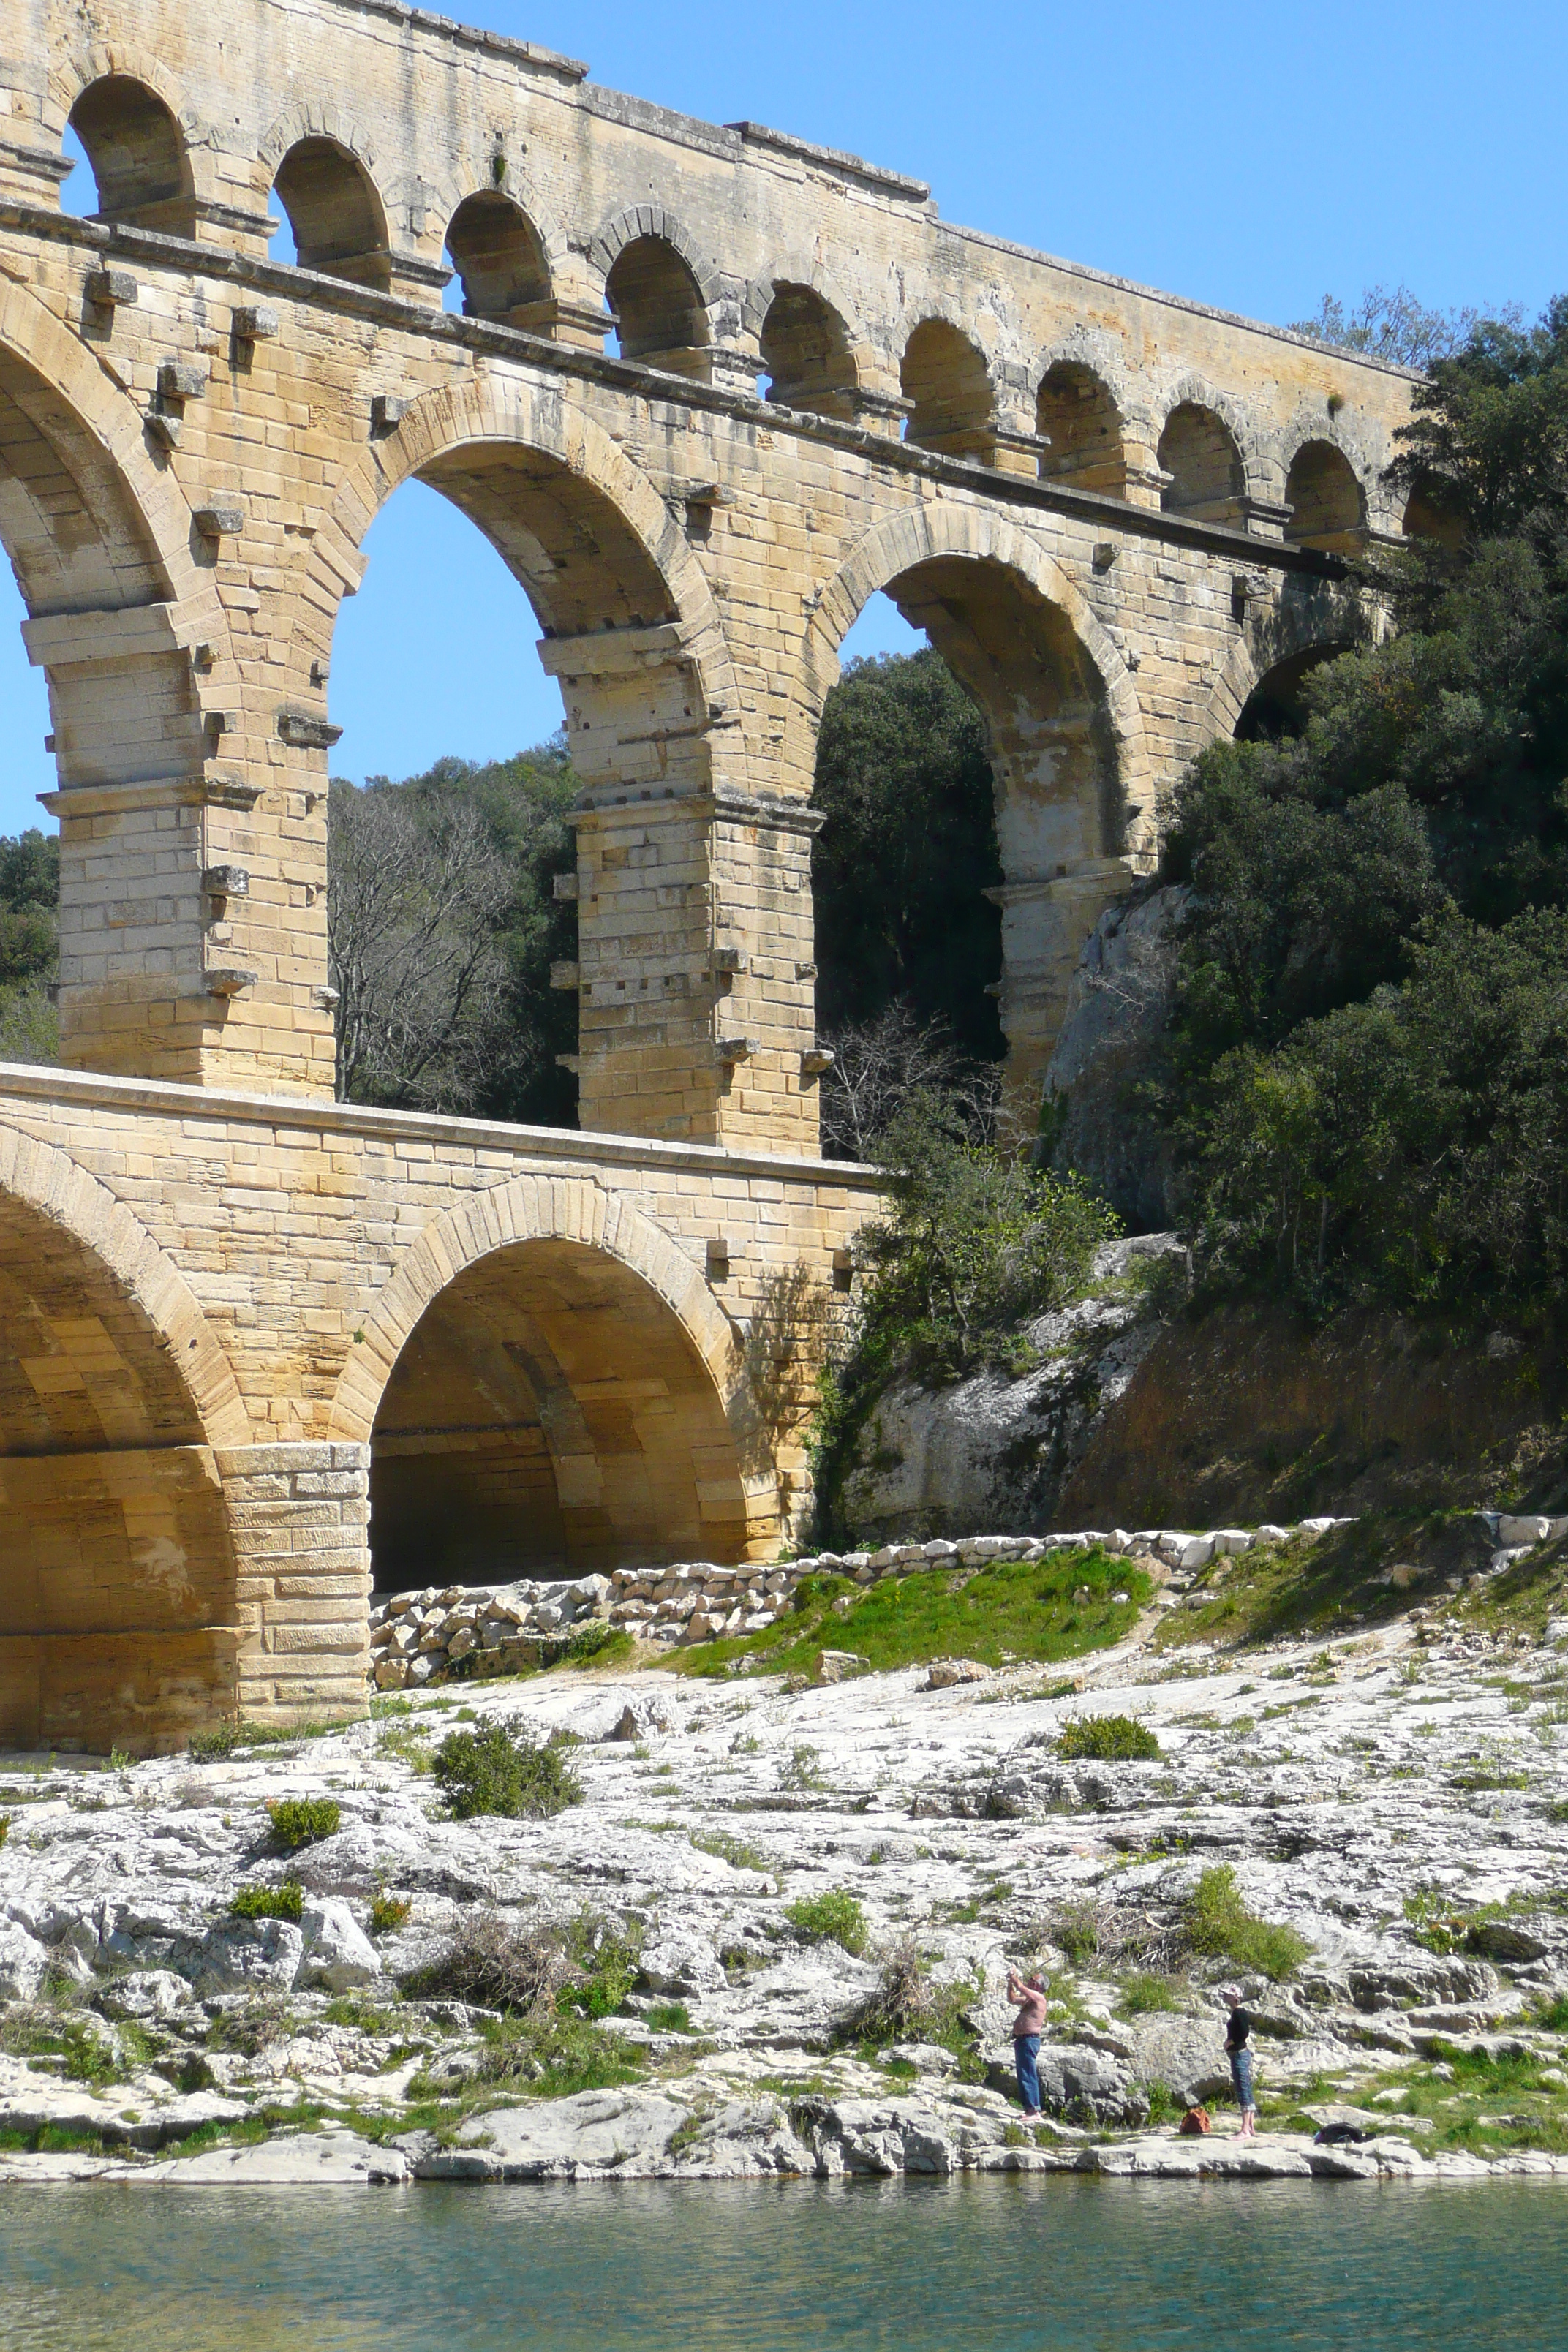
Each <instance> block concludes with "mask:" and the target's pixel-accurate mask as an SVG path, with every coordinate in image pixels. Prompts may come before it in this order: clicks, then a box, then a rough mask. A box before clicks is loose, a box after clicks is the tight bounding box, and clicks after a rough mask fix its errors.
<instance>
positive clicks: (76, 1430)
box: [0, 1193, 239, 1753]
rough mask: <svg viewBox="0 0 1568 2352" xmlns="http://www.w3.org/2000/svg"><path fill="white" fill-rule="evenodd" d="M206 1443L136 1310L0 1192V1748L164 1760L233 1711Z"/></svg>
mask: <svg viewBox="0 0 1568 2352" xmlns="http://www.w3.org/2000/svg"><path fill="white" fill-rule="evenodd" d="M204 1441H205V1432H204V1430H203V1427H202V1423H201V1419H200V1415H199V1414H198V1412H197V1411H196V1408H195V1404H194V1402H193V1401H192V1399H191V1396H190V1393H189V1391H188V1390H187V1388H186V1386H185V1383H184V1378H183V1376H182V1373H181V1370H180V1368H179V1366H178V1364H177V1363H176V1361H175V1360H174V1355H173V1353H172V1351H171V1350H170V1349H169V1347H168V1345H167V1343H166V1342H165V1340H164V1339H163V1336H162V1334H161V1333H160V1332H159V1331H158V1330H157V1329H156V1328H154V1326H153V1323H152V1322H151V1321H150V1320H149V1318H148V1317H147V1315H146V1314H145V1312H144V1311H143V1309H142V1307H140V1306H139V1305H138V1303H137V1302H136V1301H135V1299H134V1298H132V1297H131V1296H130V1295H129V1294H128V1293H127V1292H126V1290H125V1289H124V1288H123V1287H122V1286H121V1284H120V1283H119V1281H118V1280H117V1279H116V1277H115V1276H114V1275H113V1274H112V1273H111V1272H110V1269H109V1267H108V1266H106V1265H104V1264H103V1262H102V1260H101V1259H100V1258H99V1257H98V1256H97V1255H95V1254H94V1252H93V1251H92V1250H90V1249H89V1247H88V1246H87V1244H85V1243H83V1242H81V1241H80V1240H79V1239H78V1237H77V1236H76V1234H74V1233H71V1232H69V1231H68V1229H67V1228H65V1227H64V1226H62V1225H59V1224H57V1223H54V1222H53V1221H52V1220H51V1219H49V1218H47V1217H46V1216H44V1215H43V1214H42V1213H40V1212H39V1211H38V1210H37V1209H35V1208H34V1207H32V1206H31V1205H30V1204H29V1203H27V1202H23V1201H20V1200H18V1199H16V1197H15V1196H14V1195H10V1194H6V1193H0V1502H3V1505H4V1507H3V1508H0V1747H6V1748H38V1747H46V1748H100V1749H101V1748H110V1746H115V1747H121V1748H127V1749H129V1750H131V1751H132V1752H136V1753H150V1752H155V1751H162V1750H166V1749H168V1748H175V1747H179V1746H181V1745H183V1744H184V1740H185V1739H186V1738H188V1737H189V1734H190V1731H191V1730H192V1729H193V1728H194V1727H195V1726H197V1725H199V1724H202V1723H205V1722H208V1721H211V1720H212V1718H213V1717H215V1716H216V1715H218V1714H222V1713H225V1712H227V1711H231V1710H232V1708H233V1706H234V1703H235V1691H236V1686H237V1684H236V1674H237V1666H236V1661H237V1645H238V1638H239V1636H238V1630H237V1601H236V1592H235V1566H234V1559H233V1553H232V1550H231V1548H230V1542H229V1536H228V1528H227V1522H226V1516H225V1512H224V1508H223V1502H222V1497H221V1495H220V1493H219V1489H218V1485H217V1478H216V1470H215V1468H214V1465H213V1458H212V1455H211V1454H210V1453H209V1452H207V1450H206V1447H205V1442H204Z"/></svg>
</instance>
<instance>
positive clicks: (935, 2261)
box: [0, 2179, 1568, 2352]
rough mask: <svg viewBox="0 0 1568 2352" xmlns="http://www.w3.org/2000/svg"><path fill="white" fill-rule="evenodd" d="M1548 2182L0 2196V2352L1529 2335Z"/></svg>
mask: <svg viewBox="0 0 1568 2352" xmlns="http://www.w3.org/2000/svg"><path fill="white" fill-rule="evenodd" d="M1564 2196H1565V2192H1564V2189H1563V2187H1561V2186H1559V2185H1557V2184H1555V2183H1552V2182H1540V2183H1536V2182H1528V2181H1520V2182H1516V2183H1509V2184H1506V2185H1504V2184H1498V2185H1495V2186H1494V2185H1491V2184H1489V2183H1488V2184H1476V2185H1468V2184H1466V2185H1451V2186H1450V2185H1446V2186H1436V2185H1435V2186H1430V2187H1426V2188H1414V2187H1411V2186H1408V2185H1400V2184H1393V2185H1390V2186H1387V2187H1384V2188H1381V2189H1378V2188H1366V2187H1362V2186H1355V2185H1348V2186H1345V2187H1342V2188H1336V2187H1334V2186H1332V2185H1328V2184H1317V2185H1313V2186H1310V2187H1309V2186H1306V2185H1304V2184H1300V2183H1279V2184H1268V2185H1262V2184H1259V2185H1250V2184H1235V2183H1232V2184H1215V2185H1214V2186H1212V2187H1207V2188H1205V2187H1195V2186H1194V2185H1191V2184H1189V2183H1166V2184H1157V2183H1149V2184H1145V2185H1139V2184H1135V2183H1129V2182H1120V2181H1099V2182H1097V2181H1088V2180H1075V2179H990V2180H956V2181H952V2182H931V2183H921V2184H918V2185H917V2184H913V2183H904V2182H898V2183H894V2182H889V2183H886V2184H870V2183H865V2184H858V2183H857V2184H831V2185H829V2184H823V2185H808V2184H802V2183H790V2184H787V2185H767V2186H759V2185H757V2184H754V2183H745V2184H723V2185H720V2186H712V2187H710V2186H702V2187H699V2186H695V2185H679V2186H678V2185H670V2184H661V2183H647V2184H645V2185H642V2186H638V2185H637V2184H635V2183H631V2182H628V2183H627V2184H626V2186H625V2187H623V2188H618V2189H617V2188H605V2187H597V2188H592V2189H571V2188H559V2189H556V2188H521V2189H471V2188H468V2189H465V2188H434V2187H424V2188H419V2189H403V2190H399V2189H327V2190H324V2191H323V2190H319V2189H310V2190H306V2189H260V2188H258V2189H203V2188H192V2189H180V2188H177V2187H170V2188H152V2187H148V2188H142V2187H140V2186H138V2185H136V2184H134V2183H132V2184H127V2185H110V2184H85V2185H62V2186H58V2187H53V2188H34V2189H20V2188H0V2347H4V2352H110V2347H112V2352H217V2347H240V2352H285V2348H286V2352H383V2347H388V2352H390V2347H396V2352H501V2347H506V2352H518V2347H529V2352H535V2347H539V2352H622V2347H626V2352H631V2347H636V2348H637V2352H707V2348H708V2347H712V2352H731V2347H737V2346H742V2345H743V2346H745V2347H748V2352H796V2347H799V2352H807V2347H809V2352H816V2347H828V2346H833V2347H843V2346H845V2345H852V2346H856V2347H861V2346H865V2347H889V2352H1164V2347H1183V2352H1186V2347H1197V2346H1209V2345H1213V2346H1215V2347H1222V2346H1223V2347H1230V2346H1233V2345H1257V2346H1258V2347H1264V2352H1289V2347H1293V2346H1297V2345H1301V2346H1310V2347H1313V2352H1328V2347H1337V2346H1341V2345H1353V2346H1354V2347H1356V2352H1431V2347H1439V2346H1440V2347H1443V2352H1504V2347H1516V2346H1517V2347H1531V2352H1551V2347H1556V2346H1561V2345H1563V2344H1564V2343H1568V2202H1565V2201H1564Z"/></svg>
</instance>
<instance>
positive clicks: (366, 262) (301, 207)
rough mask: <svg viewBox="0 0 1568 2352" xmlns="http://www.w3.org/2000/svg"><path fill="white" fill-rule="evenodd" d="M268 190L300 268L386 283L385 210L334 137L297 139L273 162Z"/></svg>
mask: <svg viewBox="0 0 1568 2352" xmlns="http://www.w3.org/2000/svg"><path fill="white" fill-rule="evenodd" d="M273 194H274V195H275V196H276V197H277V199H278V202H279V204H280V205H282V207H283V210H284V212H285V213H286V214H287V215H288V219H289V228H290V230H291V231H292V233H293V239H294V256H295V259H296V260H297V262H298V264H299V266H300V268H301V269H319V270H321V272H322V273H323V274H324V275H325V276H327V277H329V278H348V279H350V280H351V281H352V282H353V284H354V285H356V286H375V287H380V288H382V289H385V288H387V287H389V286H390V285H391V283H392V258H391V255H390V252H389V250H388V247H387V235H386V214H385V212H384V209H383V206H382V202H381V198H380V196H379V195H378V194H376V191H375V187H374V184H373V182H372V180H371V177H370V174H369V173H368V172H366V170H365V168H364V166H363V163H360V161H359V159H358V158H357V156H354V155H351V154H350V152H349V151H348V149H347V148H346V147H342V146H340V145H339V143H338V142H337V141H336V140H335V139H321V138H312V139H301V140H300V141H299V142H297V143H296V144H295V145H294V146H292V147H290V148H289V152H288V153H287V154H286V155H285V156H284V158H283V161H282V162H281V163H279V166H278V176H277V178H276V180H275V181H274V183H273Z"/></svg>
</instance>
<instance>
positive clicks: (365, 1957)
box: [294, 1895, 382, 1992]
mask: <svg viewBox="0 0 1568 2352" xmlns="http://www.w3.org/2000/svg"><path fill="white" fill-rule="evenodd" d="M300 1931H301V1933H302V1935H303V1937H304V1949H303V1951H302V1953H301V1955H300V1969H299V1973H298V1974H297V1976H296V1977H295V1979H294V1981H295V1983H296V1984H297V1985H303V1986H309V1987H314V1988H316V1989H318V1990H325V1991H327V1992H352V1991H353V1989H354V1988H355V1986H357V1985H366V1984H373V1983H374V1980H375V1979H376V1978H377V1977H378V1976H380V1974H381V1972H382V1969H381V1955H380V1953H379V1952H378V1951H377V1950H376V1948H375V1946H374V1944H373V1943H372V1942H371V1940H370V1938H369V1937H368V1936H366V1935H365V1933H364V1932H363V1929H362V1928H361V1927H360V1926H359V1924H358V1922H357V1921H356V1920H355V1918H354V1915H353V1912H352V1911H351V1910H350V1909H349V1906H348V1905H347V1904H346V1903H345V1902H343V1901H342V1898H341V1896H337V1895H322V1896H320V1897H318V1899H317V1900H316V1901H315V1902H313V1903H307V1904H306V1906H305V1907H304V1910H303V1912H302V1914H301V1915H300Z"/></svg>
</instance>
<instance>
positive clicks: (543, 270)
mask: <svg viewBox="0 0 1568 2352" xmlns="http://www.w3.org/2000/svg"><path fill="white" fill-rule="evenodd" d="M446 243H447V254H448V256H449V257H450V259H451V263H452V267H453V268H454V269H455V270H456V271H457V273H458V277H459V278H461V280H462V286H463V310H464V313H465V315H466V316H467V317H468V318H471V319H500V320H505V321H507V322H509V323H510V324H511V325H513V326H522V327H527V326H531V325H533V324H535V323H536V322H537V320H538V318H539V315H540V312H541V310H542V306H543V305H545V304H547V303H548V302H549V300H550V298H551V294H552V284H553V280H552V269H551V265H550V256H549V253H548V251H547V250H546V247H545V242H544V239H543V237H542V236H541V234H540V231H539V228H538V226H537V224H536V223H535V222H534V221H533V220H532V219H531V217H530V215H529V214H528V212H527V210H526V208H525V207H524V206H523V205H522V204H521V203H520V202H519V200H518V199H517V198H516V197H515V196H514V195H512V194H511V193H510V190H507V189H504V188H479V189H476V190H475V192H474V193H473V194H472V195H468V196H465V197H464V198H463V200H462V202H461V204H459V205H458V206H457V207H456V209H455V210H454V211H453V213H452V215H451V217H450V219H449V220H448V221H447V236H446Z"/></svg>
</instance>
